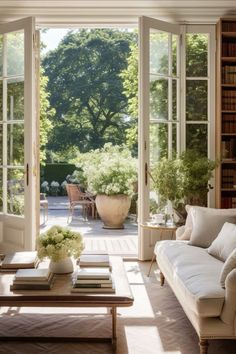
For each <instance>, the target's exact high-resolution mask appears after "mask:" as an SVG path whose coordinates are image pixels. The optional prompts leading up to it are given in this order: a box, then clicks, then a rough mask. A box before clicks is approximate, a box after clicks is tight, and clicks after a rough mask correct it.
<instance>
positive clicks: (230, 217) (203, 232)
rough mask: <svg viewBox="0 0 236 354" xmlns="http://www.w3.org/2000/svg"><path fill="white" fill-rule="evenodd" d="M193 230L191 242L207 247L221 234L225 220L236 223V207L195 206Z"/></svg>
mask: <svg viewBox="0 0 236 354" xmlns="http://www.w3.org/2000/svg"><path fill="white" fill-rule="evenodd" d="M191 214H192V221H193V230H192V233H191V237H190V241H189V243H190V244H191V245H193V246H198V247H204V248H207V247H209V246H210V245H211V243H212V242H213V241H214V239H215V238H216V237H217V235H218V234H219V232H220V230H221V228H222V226H223V225H224V223H225V222H229V223H232V224H235V223H236V209H228V210H227V209H213V208H203V207H193V208H192V210H191Z"/></svg>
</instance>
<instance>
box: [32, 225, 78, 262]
mask: <svg viewBox="0 0 236 354" xmlns="http://www.w3.org/2000/svg"><path fill="white" fill-rule="evenodd" d="M37 249H38V257H39V259H43V258H44V257H48V258H50V259H51V260H52V261H53V262H58V261H61V260H63V259H65V258H67V257H70V256H74V257H75V258H78V257H79V256H80V255H81V252H82V251H83V249H84V243H83V238H82V236H81V234H80V233H78V232H74V231H71V230H69V229H67V228H63V227H61V226H53V227H51V228H50V229H49V230H48V231H47V232H46V233H44V234H42V235H40V236H39V237H38V240H37Z"/></svg>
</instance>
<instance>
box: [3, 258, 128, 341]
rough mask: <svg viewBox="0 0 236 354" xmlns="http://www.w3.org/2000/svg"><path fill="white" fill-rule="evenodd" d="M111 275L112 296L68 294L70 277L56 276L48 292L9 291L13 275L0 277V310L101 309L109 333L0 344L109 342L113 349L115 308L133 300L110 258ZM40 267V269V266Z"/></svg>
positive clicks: (121, 267)
mask: <svg viewBox="0 0 236 354" xmlns="http://www.w3.org/2000/svg"><path fill="white" fill-rule="evenodd" d="M110 259H111V264H112V274H113V279H114V282H115V289H116V292H115V293H114V294H102V293H99V294H79V293H78V294H77V293H71V291H70V290H71V287H72V282H71V277H72V275H71V274H68V275H56V276H55V281H54V284H53V287H52V289H51V290H40V291H38V290H37V291H36V290H21V291H20V290H17V291H14V292H13V291H10V284H11V283H12V279H13V278H14V273H0V306H18V307H25V306H27V307H91V308H92V307H94V308H97V307H105V308H109V309H110V310H111V317H112V333H111V337H109V338H91V337H89V338H85V337H61V336H60V337H57V338H55V337H43V338H42V337H19V336H17V337H13V336H7V337H0V341H1V340H19V341H29V340H30V341H55V340H56V341H57V342H58V341H86V340H88V341H111V342H112V344H113V345H114V346H115V345H116V316H117V307H128V306H132V305H133V301H134V299H133V296H132V292H131V289H130V286H129V283H128V279H127V275H126V271H125V268H124V264H123V260H122V258H121V257H116V256H111V257H110ZM41 266H42V265H41Z"/></svg>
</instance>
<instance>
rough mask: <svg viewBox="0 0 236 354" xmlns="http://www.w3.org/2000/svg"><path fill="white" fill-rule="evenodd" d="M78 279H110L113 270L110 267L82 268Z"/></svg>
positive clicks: (78, 272) (79, 270)
mask: <svg viewBox="0 0 236 354" xmlns="http://www.w3.org/2000/svg"><path fill="white" fill-rule="evenodd" d="M76 276H77V279H110V278H111V272H110V269H109V268H105V267H104V268H102V267H97V268H80V269H78V271H77V274H76Z"/></svg>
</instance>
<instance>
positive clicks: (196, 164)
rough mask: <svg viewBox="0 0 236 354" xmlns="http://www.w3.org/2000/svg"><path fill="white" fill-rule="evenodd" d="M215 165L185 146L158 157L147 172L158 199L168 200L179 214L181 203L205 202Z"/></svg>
mask: <svg viewBox="0 0 236 354" xmlns="http://www.w3.org/2000/svg"><path fill="white" fill-rule="evenodd" d="M216 166H217V162H215V161H212V160H210V159H208V158H207V157H205V156H201V155H199V154H198V153H197V152H196V151H195V150H186V151H184V152H183V153H182V154H181V155H180V156H179V157H176V158H173V159H167V158H162V159H161V160H160V161H159V162H158V163H157V164H156V165H155V166H154V167H153V168H152V170H151V172H150V176H151V179H152V184H153V188H154V190H155V191H156V192H157V194H158V195H159V197H160V199H161V201H162V202H164V203H167V202H168V201H170V202H171V204H172V205H173V207H174V208H175V210H177V213H178V211H179V214H181V213H182V212H183V205H185V204H195V205H206V204H207V193H208V191H209V190H210V189H211V188H212V186H211V185H210V183H209V180H210V179H211V177H212V174H213V170H214V169H215V167H216Z"/></svg>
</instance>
